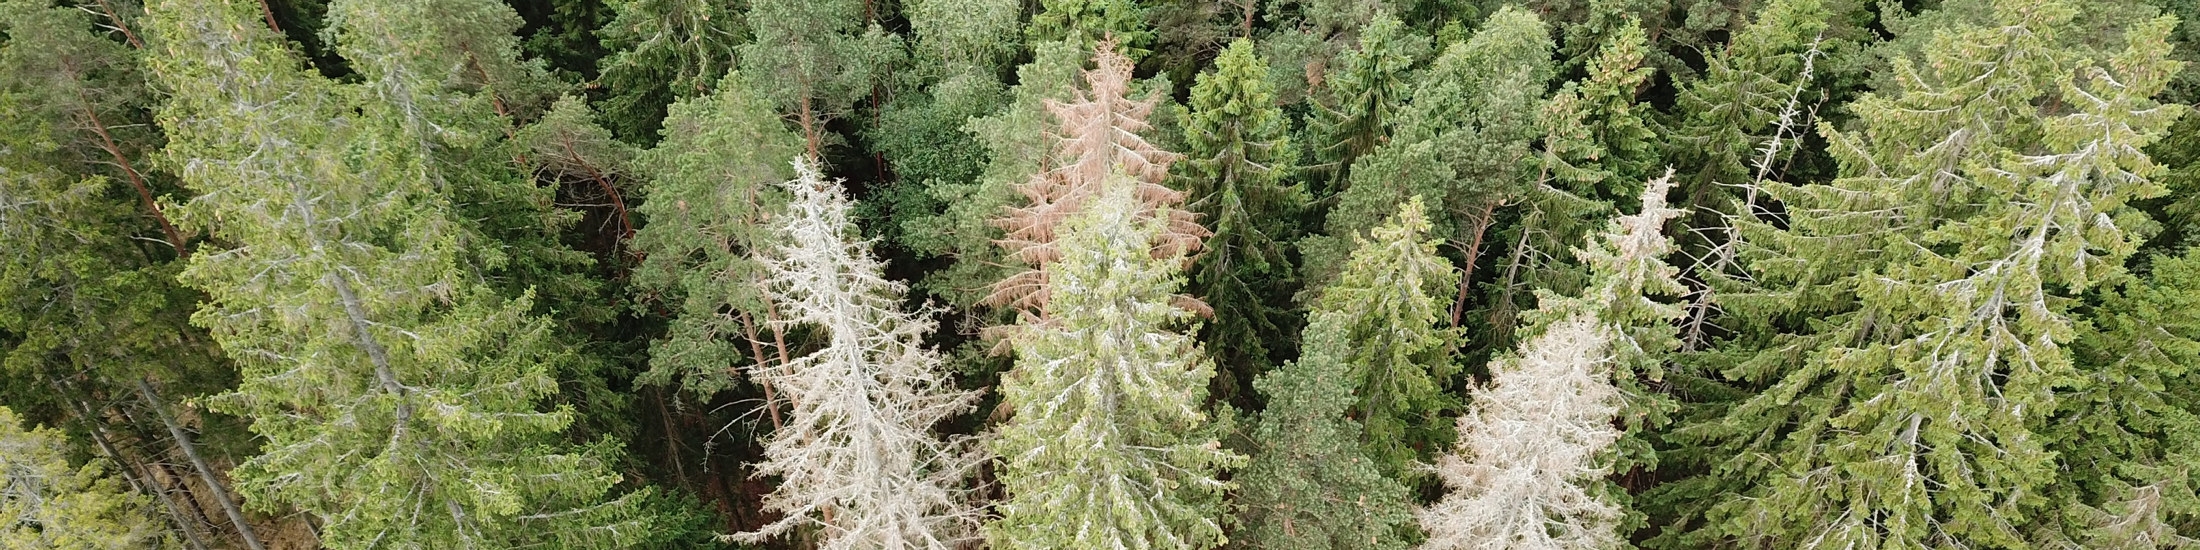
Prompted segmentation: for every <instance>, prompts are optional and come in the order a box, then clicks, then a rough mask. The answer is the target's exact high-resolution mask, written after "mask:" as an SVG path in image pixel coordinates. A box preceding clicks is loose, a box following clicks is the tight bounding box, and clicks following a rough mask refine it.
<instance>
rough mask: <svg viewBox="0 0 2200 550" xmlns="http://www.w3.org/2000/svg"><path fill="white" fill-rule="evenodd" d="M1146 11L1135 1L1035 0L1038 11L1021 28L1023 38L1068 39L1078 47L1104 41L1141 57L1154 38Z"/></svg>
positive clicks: (1133, 56) (1144, 54)
mask: <svg viewBox="0 0 2200 550" xmlns="http://www.w3.org/2000/svg"><path fill="white" fill-rule="evenodd" d="M1146 11H1147V9H1146V7H1145V6H1140V5H1139V2H1138V0H1039V12H1038V13H1037V14H1035V15H1032V16H1031V21H1030V22H1029V23H1027V24H1026V26H1025V27H1024V35H1025V40H1027V41H1029V42H1033V43H1039V42H1068V43H1070V44H1074V45H1076V46H1077V47H1079V48H1089V47H1092V45H1094V44H1098V43H1100V42H1101V41H1103V40H1105V41H1111V42H1114V43H1115V44H1117V45H1119V46H1121V47H1122V48H1123V50H1124V52H1123V53H1124V55H1126V56H1128V57H1130V58H1132V59H1133V60H1136V59H1141V58H1144V57H1145V56H1146V54H1147V53H1149V51H1148V50H1147V49H1146V47H1147V46H1151V45H1153V39H1154V34H1153V31H1152V30H1151V29H1149V28H1148V26H1147V24H1146V18H1147V13H1146Z"/></svg>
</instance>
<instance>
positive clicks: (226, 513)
mask: <svg viewBox="0 0 2200 550" xmlns="http://www.w3.org/2000/svg"><path fill="white" fill-rule="evenodd" d="M109 9H112V6H110V7H109ZM105 13H106V14H107V15H104V16H103V17H105V18H104V19H94V18H92V17H90V16H89V15H90V13H89V12H88V11H87V10H80V9H76V8H70V7H50V6H48V5H47V3H46V2H43V1H15V2H6V3H0V34H5V35H6V36H7V41H6V42H5V43H0V104H4V105H5V106H6V108H4V109H0V112H4V113H5V114H4V115H0V127H4V128H5V130H0V136H5V137H0V187H5V188H6V189H0V250H5V251H7V252H6V253H4V254H0V335H6V336H0V349H4V350H5V352H4V354H0V372H6V373H8V377H9V378H11V379H13V380H20V381H22V383H21V384H11V385H8V387H5V388H0V401H6V402H9V403H14V404H16V405H17V406H19V407H21V408H22V410H24V411H26V412H28V413H30V414H33V415H36V416H37V417H39V418H63V417H66V418H71V419H73V424H76V425H77V426H79V427H81V428H83V429H84V431H85V432H86V433H87V434H88V435H90V436H91V437H90V439H92V440H94V441H95V442H98V443H99V445H98V448H99V452H100V454H101V455H102V456H104V457H106V458H107V459H109V460H111V461H113V462H114V463H115V464H116V465H117V466H118V470H117V472H118V473H119V474H120V476H121V477H122V479H123V480H125V481H127V482H129V483H130V484H131V485H132V486H133V487H138V486H140V483H139V476H138V474H137V473H135V472H137V470H138V468H140V467H142V466H146V465H147V463H148V462H150V461H164V460H166V459H168V458H169V457H170V456H171V455H170V453H171V452H172V451H184V452H183V453H182V454H183V455H184V456H183V457H181V458H180V459H179V460H178V462H181V463H183V465H184V466H185V467H186V468H188V470H187V471H189V472H191V473H193V474H196V475H195V476H191V477H192V479H193V480H194V481H197V482H200V483H203V484H204V485H202V486H201V489H200V490H199V491H198V494H201V495H205V496H208V497H211V500H210V502H209V507H218V508H219V509H220V513H221V514H222V515H223V517H224V519H226V520H228V522H229V524H230V525H231V528H233V529H234V530H235V531H234V533H235V535H236V539H235V541H236V543H237V544H240V545H242V546H244V547H245V548H259V547H260V546H261V542H260V540H259V538H258V537H257V536H256V534H255V533H254V532H253V530H252V527H251V522H250V521H247V518H246V517H245V513H244V512H243V510H242V509H241V508H239V507H238V506H237V505H236V502H235V501H234V499H231V498H230V497H229V494H228V489H227V483H225V482H224V481H222V480H221V475H220V474H221V472H220V471H218V470H216V469H215V467H214V466H213V465H212V464H210V463H209V462H208V460H206V459H205V456H204V455H202V454H201V453H200V452H199V450H200V449H201V448H202V446H201V445H199V444H197V443H195V442H194V439H198V438H195V437H193V436H191V435H190V434H189V433H187V432H186V431H185V430H184V429H183V428H185V426H184V425H182V424H181V423H179V422H177V421H175V420H174V418H173V416H172V415H170V414H168V413H167V411H168V409H169V408H170V407H171V406H173V405H174V404H175V401H172V400H170V399H165V398H162V397H161V396H160V395H155V394H153V391H152V389H153V388H154V387H155V386H162V387H168V388H171V389H177V388H181V389H183V390H184V391H186V392H190V393H197V392H206V391H216V390H219V389H222V388H224V387H225V386H226V385H227V384H229V383H231V381H232V380H233V379H234V377H235V372H236V371H235V368H234V367H233V366H232V365H230V364H229V363H227V362H225V361H222V360H221V359H220V356H219V355H220V354H219V353H218V351H217V350H216V349H214V348H213V346H212V345H210V343H209V341H208V338H207V335H206V334H205V333H204V332H202V331H200V330H198V329H196V328H194V327H191V326H190V325H189V319H190V314H191V310H192V307H193V306H194V305H195V304H196V302H198V301H199V300H200V299H202V297H201V296H200V295H199V294H197V293H195V292H192V291H190V290H189V289H187V288H184V287H183V286H182V285H180V284H178V283H177V282H176V280H175V274H176V271H177V269H178V268H180V267H181V265H182V264H181V263H180V262H179V261H177V260H179V259H181V258H183V257H185V255H187V254H189V253H190V251H191V248H190V246H189V244H188V242H187V241H186V240H185V239H186V234H185V233H183V232H182V231H181V230H179V229H177V228H176V227H175V226H174V224H172V223H171V222H170V220H169V219H168V216H167V213H166V211H165V208H164V207H163V206H162V203H163V200H162V199H161V198H159V197H160V196H161V195H164V194H167V193H168V192H169V191H171V190H173V186H172V183H173V180H172V178H170V177H168V175H167V174H165V173H163V172H161V171H159V170H155V169H153V168H152V165H153V163H152V162H149V161H148V160H147V159H145V158H144V155H146V154H148V153H150V152H151V149H154V148H156V147H157V145H158V143H159V142H160V140H161V136H160V134H159V133H158V132H157V131H154V130H153V129H152V128H150V125H149V124H145V122H147V121H149V120H150V119H151V117H150V113H148V112H147V111H146V107H147V104H148V103H150V101H149V100H150V99H151V94H149V93H147V91H148V87H147V86H146V83H145V81H144V78H145V76H146V75H145V73H144V71H143V67H142V66H141V65H140V63H141V59H140V51H139V49H136V48H134V47H126V46H125V44H133V45H134V44H142V42H141V41H139V40H138V38H137V35H136V34H135V31H134V30H133V29H132V27H130V26H129V24H128V23H127V22H126V21H125V20H124V19H122V18H121V16H120V14H119V13H116V12H112V11H109V12H105ZM95 21H97V23H95ZM118 35H119V36H118ZM117 38H119V39H120V40H117ZM125 184H127V185H125ZM151 243H159V244H158V245H153V244H151ZM176 393H182V392H176ZM118 396H135V397H139V398H142V399H144V402H143V404H142V406H143V407H144V410H139V411H138V412H140V413H144V416H146V417H157V418H159V419H160V420H162V421H163V422H162V424H163V425H162V426H157V427H153V426H144V425H141V424H139V423H137V422H135V421H132V420H131V419H130V416H129V415H130V412H129V411H130V410H131V409H133V408H135V407H132V406H130V405H127V404H125V405H123V407H124V408H123V409H122V412H123V414H122V415H120V417H119V418H118V417H114V416H109V415H107V414H106V410H107V409H108V407H107V403H108V402H110V401H112V400H114V399H116V398H117V397H118ZM124 403H128V401H125V402H124ZM95 404H96V405H98V407H97V408H98V409H99V410H93V409H94V405H95ZM42 410H43V411H53V410H58V411H60V413H59V415H53V414H39V411H42ZM207 424H209V423H206V422H202V423H201V428H205V427H208V426H207ZM163 428H165V429H163ZM214 435H228V434H214ZM133 439H134V440H138V441H143V442H144V443H145V445H142V446H140V445H128V446H127V448H128V449H129V450H130V451H133V452H131V453H129V454H125V453H124V452H123V449H124V448H125V446H124V445H121V444H118V442H119V443H124V444H126V443H132V441H128V440H133ZM163 439H167V441H162V440H163ZM234 447H235V446H229V445H225V446H222V448H221V449H208V451H210V452H209V453H207V454H214V455H216V456H218V457H219V456H225V455H228V454H229V453H228V452H227V451H229V450H231V449H232V448H234ZM167 473H169V474H170V475H171V477H173V476H175V475H176V472H175V470H173V469H168V470H167ZM179 481H180V480H179ZM160 496H161V497H162V503H163V504H164V505H165V506H166V507H167V508H168V509H169V510H170V511H171V512H179V510H177V509H176V507H175V506H173V504H174V503H173V502H172V501H171V500H169V499H168V498H167V497H168V495H167V494H166V493H160ZM193 504H197V503H196V502H193ZM171 516H172V517H174V518H177V519H179V521H178V522H177V524H178V527H179V528H180V529H179V530H180V532H182V533H183V535H184V538H185V540H186V541H187V542H189V543H191V544H192V545H193V546H194V547H202V546H203V545H204V542H203V541H201V540H200V536H199V533H198V531H197V527H196V526H195V525H196V524H197V523H199V522H197V521H196V520H195V519H193V520H191V521H188V522H187V521H180V520H181V519H182V518H183V516H182V515H181V514H171Z"/></svg>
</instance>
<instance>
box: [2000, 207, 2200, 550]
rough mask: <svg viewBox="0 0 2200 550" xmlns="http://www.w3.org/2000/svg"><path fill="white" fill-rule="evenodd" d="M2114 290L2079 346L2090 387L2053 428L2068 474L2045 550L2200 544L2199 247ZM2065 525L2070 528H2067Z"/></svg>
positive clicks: (2075, 395)
mask: <svg viewBox="0 0 2200 550" xmlns="http://www.w3.org/2000/svg"><path fill="white" fill-rule="evenodd" d="M2151 269H2152V272H2151V273H2148V274H2147V276H2146V277H2145V278H2143V279H2140V280H2134V281H2129V282H2127V283H2126V284H2125V286H2124V287H2123V288H2121V289H2119V290H2117V291H2112V292H2105V293H2104V294H2105V295H2106V296H2105V297H2104V298H2103V299H2102V301H2101V305H2100V306H2099V307H2098V308H2096V309H2095V310H2094V311H2095V313H2094V314H2093V316H2092V320H2091V321H2092V322H2090V323H2087V324H2084V325H2080V326H2079V327H2078V333H2077V338H2076V340H2075V341H2074V342H2073V343H2072V344H2071V349H2072V351H2073V356H2074V357H2075V358H2076V361H2075V363H2076V365H2077V367H2078V370H2079V371H2080V372H2081V373H2082V374H2081V376H2083V380H2082V381H2080V382H2078V383H2077V384H2076V386H2075V387H2074V388H2073V389H2072V390H2071V391H2070V392H2069V394H2068V395H2067V396H2065V397H2064V398H2063V399H2062V402H2061V403H2060V404H2059V406H2058V408H2057V410H2056V411H2055V415H2054V420H2053V421H2052V422H2050V424H2049V428H2047V429H2046V430H2045V431H2044V434H2043V435H2045V436H2046V437H2047V438H2048V444H2047V446H2048V448H2049V449H2050V450H2053V451H2054V452H2055V453H2056V456H2057V458H2058V459H2059V461H2060V462H2061V463H2062V464H2063V465H2065V468H2067V470H2066V471H2065V472H2064V473H2063V474H2062V476H2061V479H2060V481H2059V482H2058V483H2056V484H2055V487H2053V488H2052V489H2050V498H2052V499H2054V502H2053V503H2052V504H2051V505H2052V506H2054V507H2055V508H2057V509H2058V510H2059V512H2060V513H2059V514H2057V515H2059V516H2060V517H2055V516H2048V517H2043V518H2042V520H2043V523H2044V524H2045V525H2044V526H2043V528H2042V529H2039V534H2038V535H2035V537H2034V538H2035V540H2036V541H2038V545H2039V546H2040V547H2055V546H2072V547H2082V548H2105V549H2124V548H2131V549H2138V548H2181V547H2188V546H2193V545H2196V544H2200V538H2195V536H2194V535H2196V534H2200V533H2196V532H2195V531H2194V529H2193V527H2192V526H2193V525H2194V523H2193V522H2194V521H2195V519H2196V518H2200V495H2196V494H2195V492H2194V491H2195V488H2196V487H2200V477H2195V476H2196V475H2200V406H2196V405H2195V404H2196V403H2200V371H2195V369H2194V366H2195V365H2200V321H2196V320H2195V318H2194V317H2193V316H2191V315H2188V314H2186V313H2185V312H2191V311H2194V310H2195V308H2200V249H2192V250H2188V251H2187V252H2186V253H2185V254H2184V255H2182V256H2176V257H2163V258H2156V259H2155V260H2154V262H2153V263H2152V266H2151ZM2058 523H2059V525H2058Z"/></svg>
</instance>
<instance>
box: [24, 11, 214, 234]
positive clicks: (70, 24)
mask: <svg viewBox="0 0 2200 550" xmlns="http://www.w3.org/2000/svg"><path fill="white" fill-rule="evenodd" d="M0 8H4V9H5V10H6V11H5V12H4V13H0V25H5V26H6V32H7V42H6V55H5V57H4V58H0V85H4V86H5V88H6V89H7V90H9V91H10V92H13V93H15V94H18V95H19V97H21V98H22V100H23V102H22V104H20V105H19V106H18V108H19V109H20V110H18V111H14V112H13V114H14V115H16V116H22V117H39V118H42V119H44V120H46V121H48V124H50V125H52V126H54V128H53V130H56V131H57V132H56V133H54V134H53V135H52V136H50V137H52V138H56V140H57V141H56V142H55V143H51V144H42V145H44V147H51V148H53V149H55V151H54V153H55V154H59V155H68V156H73V157H75V158H73V159H70V160H73V161H75V162H77V163H81V164H83V165H85V166H86V167H95V166H96V167H99V168H97V169H96V171H97V172H100V173H101V175H104V176H107V177H110V178H114V179H116V180H120V181H122V182H124V183H127V184H129V186H130V189H132V190H134V191H136V192H137V196H138V208H139V209H141V210H142V212H140V213H139V214H140V215H142V216H145V217H146V218H147V219H148V221H150V222H152V223H153V224H155V225H156V226H157V227H158V228H159V229H160V237H161V239H163V240H165V241H166V242H167V243H168V246H169V248H171V249H174V253H175V254H176V255H177V256H181V255H184V254H185V250H186V248H187V244H186V243H185V238H186V236H185V235H183V234H182V233H181V232H179V231H177V229H176V227H175V225H174V224H173V223H171V222H170V221H169V219H168V217H167V216H166V215H165V214H164V213H163V212H162V211H161V207H160V205H159V203H158V201H157V200H156V199H157V197H159V195H160V193H161V192H162V191H163V189H161V188H160V182H158V181H155V179H154V177H153V176H152V175H149V174H147V173H146V172H147V171H148V169H149V167H147V166H145V164H146V163H145V162H144V160H143V159H141V158H140V157H141V156H142V155H144V154H145V153H146V151H144V149H145V145H144V144H146V143H157V142H158V141H159V136H158V134H157V133H155V132H150V131H147V130H146V129H144V128H143V127H142V126H140V125H139V124H138V123H142V122H144V118H145V117H144V109H145V108H146V106H147V105H148V104H149V103H150V102H151V99H152V98H151V97H150V96H151V94H150V93H148V90H146V89H145V83H144V78H145V75H144V72H143V68H142V67H140V66H139V60H138V58H137V57H138V56H137V54H136V52H134V51H132V50H131V49H130V48H128V47H126V46H125V45H124V44H120V43H116V42H115V41H113V40H110V39H108V38H107V37H105V36H101V35H100V34H98V33H94V32H92V28H93V26H94V25H96V24H98V23H95V22H94V21H92V20H91V18H89V17H87V16H86V15H87V14H86V13H85V12H84V11H82V10H77V9H72V8H67V7H59V6H50V5H49V4H48V3H47V2H43V1H35V0H13V1H10V2H7V3H6V4H4V5H0ZM106 25H109V26H116V27H117V28H123V29H127V28H128V27H126V26H121V25H122V24H121V23H119V22H109V23H106ZM129 36H130V38H132V39H135V38H136V35H135V34H131V35H129ZM42 148H43V147H42Z"/></svg>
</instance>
